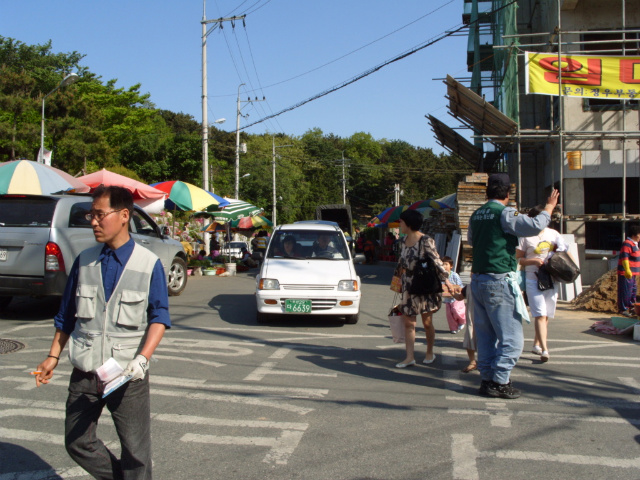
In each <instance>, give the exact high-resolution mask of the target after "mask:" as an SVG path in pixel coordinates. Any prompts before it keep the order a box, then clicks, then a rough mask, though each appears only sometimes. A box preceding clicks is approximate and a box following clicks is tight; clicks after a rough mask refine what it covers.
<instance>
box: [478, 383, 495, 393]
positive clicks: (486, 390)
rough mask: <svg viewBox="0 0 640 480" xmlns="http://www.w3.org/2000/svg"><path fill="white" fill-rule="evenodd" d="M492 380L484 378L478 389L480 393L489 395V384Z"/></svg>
mask: <svg viewBox="0 0 640 480" xmlns="http://www.w3.org/2000/svg"><path fill="white" fill-rule="evenodd" d="M491 383H492V382H491V380H482V381H481V382H480V388H479V389H478V393H479V394H480V395H483V396H485V397H488V396H489V385H491Z"/></svg>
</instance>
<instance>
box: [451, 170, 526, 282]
mask: <svg viewBox="0 0 640 480" xmlns="http://www.w3.org/2000/svg"><path fill="white" fill-rule="evenodd" d="M488 179H489V174H488V173H473V174H471V175H467V176H466V177H465V179H464V180H463V181H462V182H460V183H458V190H457V202H458V208H457V210H456V224H457V228H458V231H459V232H460V234H461V236H462V255H461V259H460V260H461V268H460V271H461V272H462V273H465V272H469V271H471V262H472V261H473V249H472V247H471V245H469V244H468V243H467V231H468V230H469V219H470V218H471V215H472V214H473V212H475V211H476V210H477V209H478V208H480V207H481V206H482V205H484V204H485V203H486V202H487V180H488ZM509 198H510V199H515V198H516V186H515V184H511V190H510V191H509ZM509 206H511V207H516V203H515V200H510V201H509Z"/></svg>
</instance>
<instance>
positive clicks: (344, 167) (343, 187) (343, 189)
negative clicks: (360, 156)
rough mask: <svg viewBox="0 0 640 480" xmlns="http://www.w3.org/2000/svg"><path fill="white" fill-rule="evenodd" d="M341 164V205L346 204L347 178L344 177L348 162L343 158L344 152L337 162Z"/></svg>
mask: <svg viewBox="0 0 640 480" xmlns="http://www.w3.org/2000/svg"><path fill="white" fill-rule="evenodd" d="M337 161H338V162H342V203H343V204H346V203H347V177H346V162H348V161H350V159H348V158H344V152H342V159H340V160H337Z"/></svg>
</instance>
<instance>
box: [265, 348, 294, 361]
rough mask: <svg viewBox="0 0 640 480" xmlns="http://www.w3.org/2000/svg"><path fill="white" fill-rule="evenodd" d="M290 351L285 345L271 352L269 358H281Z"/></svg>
mask: <svg viewBox="0 0 640 480" xmlns="http://www.w3.org/2000/svg"><path fill="white" fill-rule="evenodd" d="M290 351H291V349H290V348H287V347H282V348H279V349H277V350H276V351H275V352H273V353H272V354H271V355H270V356H269V358H273V359H282V358H284V357H286V356H287V354H288V353H289V352H290Z"/></svg>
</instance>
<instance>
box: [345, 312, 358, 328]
mask: <svg viewBox="0 0 640 480" xmlns="http://www.w3.org/2000/svg"><path fill="white" fill-rule="evenodd" d="M358 320H360V314H359V313H356V314H355V315H347V316H345V317H344V323H346V324H347V325H355V324H356V323H358Z"/></svg>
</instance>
